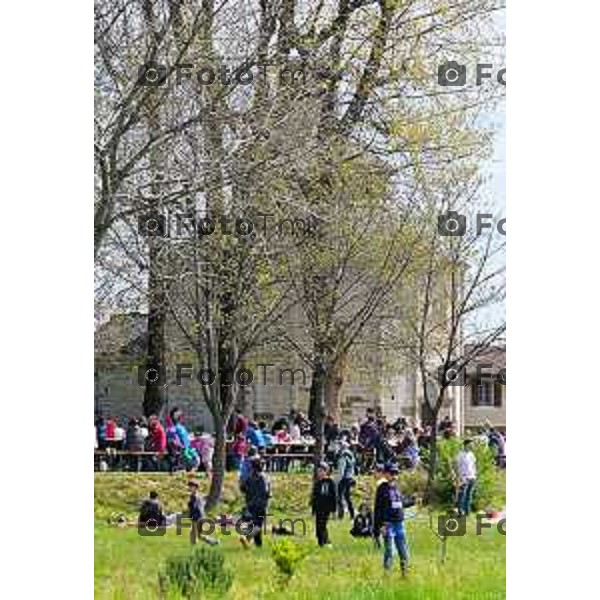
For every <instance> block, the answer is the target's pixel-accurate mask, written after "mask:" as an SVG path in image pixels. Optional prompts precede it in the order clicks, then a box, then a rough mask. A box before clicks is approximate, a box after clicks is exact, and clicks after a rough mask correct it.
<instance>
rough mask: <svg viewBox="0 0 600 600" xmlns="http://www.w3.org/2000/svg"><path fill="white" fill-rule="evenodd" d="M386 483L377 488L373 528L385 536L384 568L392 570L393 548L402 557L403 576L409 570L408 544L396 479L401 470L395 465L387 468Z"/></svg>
mask: <svg viewBox="0 0 600 600" xmlns="http://www.w3.org/2000/svg"><path fill="white" fill-rule="evenodd" d="M384 472H385V479H386V480H385V481H384V482H382V483H381V484H380V485H379V487H378V488H377V493H376V495H375V511H374V512H375V516H374V523H373V526H374V527H375V528H376V529H378V530H379V531H380V532H381V535H382V536H383V568H384V569H386V570H389V569H391V568H392V559H393V546H394V545H395V546H396V550H397V552H398V556H399V557H400V568H401V570H402V575H403V576H404V575H406V570H407V568H408V544H407V541H406V530H405V527H404V510H403V508H404V503H403V498H402V495H401V494H400V491H399V490H398V485H397V483H396V477H397V475H398V472H399V469H398V465H396V464H394V463H390V464H387V465H386V466H385V471H384Z"/></svg>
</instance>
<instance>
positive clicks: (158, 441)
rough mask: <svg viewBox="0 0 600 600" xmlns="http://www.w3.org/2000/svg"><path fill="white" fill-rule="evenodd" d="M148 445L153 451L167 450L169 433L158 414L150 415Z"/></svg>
mask: <svg viewBox="0 0 600 600" xmlns="http://www.w3.org/2000/svg"><path fill="white" fill-rule="evenodd" d="M148 429H149V435H148V446H149V449H150V450H152V451H153V452H161V453H162V452H166V451H167V434H166V433H165V430H164V427H163V426H162V425H161V422H160V421H159V420H158V418H157V417H156V416H152V417H150V423H149V427H148Z"/></svg>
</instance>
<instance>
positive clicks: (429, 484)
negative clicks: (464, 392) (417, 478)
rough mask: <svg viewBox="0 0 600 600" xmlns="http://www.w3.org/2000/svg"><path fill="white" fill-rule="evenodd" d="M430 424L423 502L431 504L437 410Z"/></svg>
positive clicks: (434, 471) (435, 450) (435, 460)
mask: <svg viewBox="0 0 600 600" xmlns="http://www.w3.org/2000/svg"><path fill="white" fill-rule="evenodd" d="M429 424H430V425H431V438H430V440H429V468H428V469H427V486H426V487H425V497H424V499H423V500H424V502H425V504H432V503H433V501H434V489H433V486H434V483H435V473H436V469H437V459H438V452H437V411H434V412H433V414H432V417H431V421H430V423H429Z"/></svg>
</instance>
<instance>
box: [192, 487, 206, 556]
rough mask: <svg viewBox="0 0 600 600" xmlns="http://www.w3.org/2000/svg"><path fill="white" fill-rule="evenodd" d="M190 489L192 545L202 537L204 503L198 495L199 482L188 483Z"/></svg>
mask: <svg viewBox="0 0 600 600" xmlns="http://www.w3.org/2000/svg"><path fill="white" fill-rule="evenodd" d="M188 489H189V490H190V498H189V500H188V515H189V517H190V519H191V520H192V527H191V529H190V543H191V544H192V545H194V544H196V543H197V542H198V538H199V537H201V536H200V532H199V529H198V528H199V522H200V519H202V517H203V516H204V503H203V502H202V498H200V494H199V493H198V482H197V481H195V480H192V481H189V482H188Z"/></svg>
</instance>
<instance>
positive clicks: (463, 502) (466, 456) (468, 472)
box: [456, 440, 477, 516]
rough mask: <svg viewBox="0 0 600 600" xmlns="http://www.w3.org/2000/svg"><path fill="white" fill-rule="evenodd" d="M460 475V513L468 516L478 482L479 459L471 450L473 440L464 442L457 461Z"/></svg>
mask: <svg viewBox="0 0 600 600" xmlns="http://www.w3.org/2000/svg"><path fill="white" fill-rule="evenodd" d="M456 466H457V474H458V512H459V514H460V515H465V516H466V515H468V514H469V512H471V506H472V504H473V492H474V491H475V483H476V481H477V459H476V458H475V454H473V451H472V450H471V440H465V441H464V442H463V449H462V450H461V451H460V452H459V453H458V457H457V459H456Z"/></svg>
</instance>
